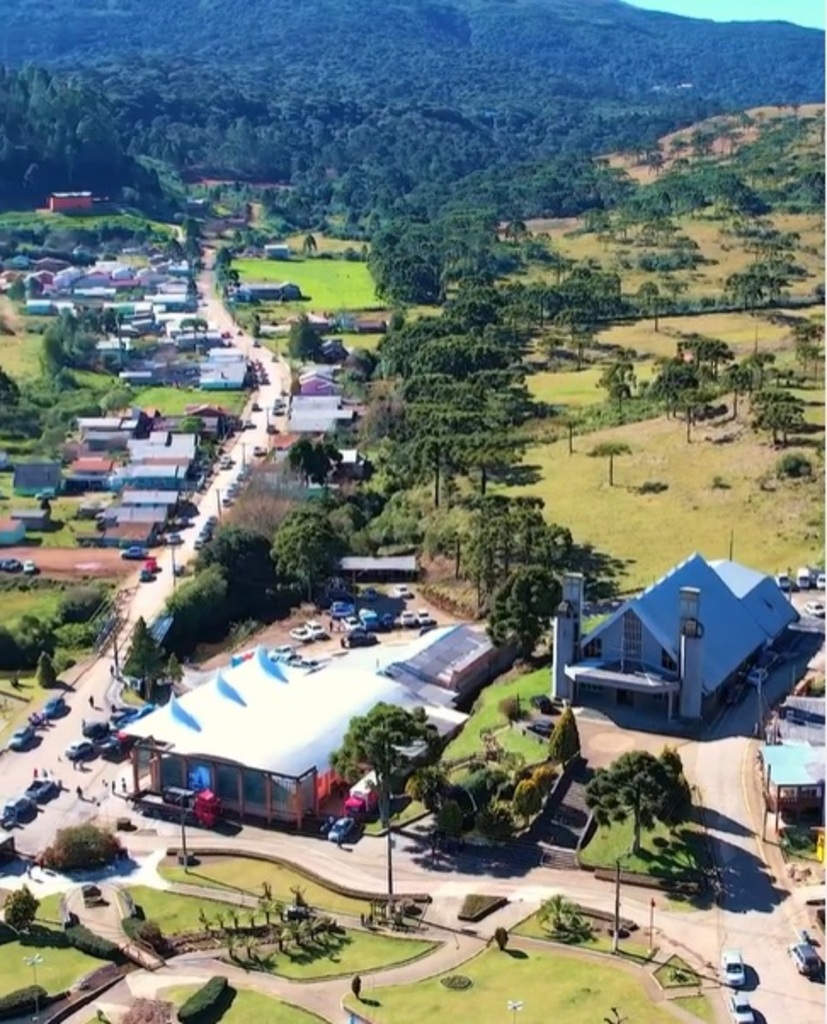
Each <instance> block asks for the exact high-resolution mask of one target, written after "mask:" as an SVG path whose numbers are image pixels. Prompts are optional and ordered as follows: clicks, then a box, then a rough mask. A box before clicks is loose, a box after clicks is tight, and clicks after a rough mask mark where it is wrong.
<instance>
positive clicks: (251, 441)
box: [0, 270, 290, 854]
mask: <svg viewBox="0 0 827 1024" xmlns="http://www.w3.org/2000/svg"><path fill="white" fill-rule="evenodd" d="M199 286H200V289H201V292H202V296H203V298H202V303H201V305H202V315H203V316H204V317H205V318H206V319H207V320H208V321H209V322H210V323H211V324H213V325H215V326H216V327H217V328H218V329H219V330H221V331H229V332H230V333H231V334H232V338H233V341H232V345H233V347H235V348H237V349H238V350H239V351H242V352H244V354H245V355H251V356H252V355H257V354H258V353H259V352H260V353H261V358H262V362H263V363H264V364H265V366H266V367H267V370H268V374H269V379H270V383H269V384H268V385H266V386H263V387H261V388H260V390H259V391H258V392H257V393H256V394H255V395H253V396H252V397H251V400H250V402H249V403H248V407H247V409H246V410H245V412H244V417H245V418H249V419H251V420H252V421H253V422H254V423H255V428H254V429H252V430H245V431H241V432H240V433H239V434H238V435H237V436H236V437H235V438H233V439H232V441H231V442H230V445H229V451H230V453H231V454H232V455H233V458H234V459H235V461H236V467H235V468H233V469H230V470H225V471H222V472H219V473H217V474H216V476H215V478H214V479H213V481H212V482H211V484H210V486H209V488H208V490H207V491H206V492H205V493H204V494H203V495H201V496H200V500H199V514H198V516H197V517H196V519H195V520H194V522H193V526H192V527H191V528H189V529H188V530H185V531H183V533H182V536H183V541H184V542H183V544H181V545H179V546H178V547H176V548H175V549H174V550H173V549H171V548H160V549H158V551H157V553H156V557H157V560H158V565H159V567H160V569H161V572H160V573H159V574H158V576H157V578H156V579H155V581H154V582H153V583H145V584H140V583H139V582H138V573H137V569H138V568H139V567H137V566H136V571H135V572H134V573H133V574H132V575H131V576H130V577H129V578H128V579H127V580H126V581H125V582H124V584H123V587H122V590H121V599H122V611H123V614H124V619H125V626H124V629H123V630H122V632H121V645H122V650H121V654H122V656H123V655H124V654H125V653H126V650H127V649H128V640H127V638H128V636H129V633H130V632H131V629H132V627H133V626H134V624H135V622H136V621H137V620H138V618H139V617H143V618H144V619H145V620H146V621H147V622H152V621H153V620H154V619H155V618H156V617H157V616H158V615H159V613H161V612H162V610H163V608H164V605H165V603H166V600H167V598H168V597H169V595H170V594H171V593H172V591H173V588H174V586H175V585H176V580H175V578H174V576H173V571H172V570H173V561H174V563H175V564H176V565H179V566H180V565H184V564H186V563H188V562H190V561H191V560H192V559H193V558H194V556H195V551H194V548H193V545H194V543H195V539H196V537H197V535H198V533H199V532H200V528H201V526H202V525H203V522H204V520H205V519H206V517H207V516H210V515H215V514H217V512H216V510H217V509H218V508H219V507H220V500H221V495H222V492H224V491H226V489H227V487H228V486H229V485H230V483H231V482H232V481H233V480H234V479H235V477H236V475H237V473H238V467H239V466H240V465H241V463H242V458H243V454H242V453H243V451H244V449H245V448H246V452H247V455H248V456H251V455H252V450H253V448H254V447H255V446H256V445H261V446H262V447H267V445H268V440H269V438H268V434H267V416H266V414H265V412H264V410H266V409H272V406H273V402H274V401H275V399H276V397H277V396H278V395H280V394H282V393H283V392H288V391H289V384H290V371H289V367H288V366H287V364H286V363H284V362H281V361H279V362H275V363H273V362H270V359H271V356H270V354H269V353H268V352H267V351H266V350H265V349H261V350H258V349H253V348H252V338H250V337H248V336H246V335H243V336H241V337H239V336H238V334H237V328H236V325H235V324H234V323H233V321H232V318H231V317H230V315H229V314H228V313H227V311H226V310H225V309H224V307H223V305H222V304H221V302H220V301H219V300H218V299H216V298H215V296H214V294H213V277H212V272H211V271H210V270H206V271H204V272H203V274H202V276H201V279H200V282H199ZM217 400H218V399H217ZM253 400H257V401H258V403H259V404H260V405H261V407H262V412H260V413H253V412H252V411H251V410H250V406H251V405H252V403H253ZM272 421H273V422H276V424H277V426H278V427H279V428H280V429H282V428H283V423H279V422H278V421H276V420H275V419H273V420H272ZM111 668H112V658H111V651H109V652H106V654H105V655H104V656H103V657H101V658H98V659H92V660H91V661H90V662H89V663H87V664H86V665H85V666H81V667H80V668H79V669H77V670H74V671H72V672H67V673H66V675H65V678H66V680H67V681H69V682H72V683H74V685H75V690H74V692H71V691H70V692H68V693H67V695H66V696H67V700H68V702H69V704H70V706H71V712H70V714H69V715H67V716H66V717H65V718H63V719H61V720H59V721H57V722H55V723H53V725H52V726H51V727H50V728H49V729H48V730H46V731H45V732H43V733H42V734H41V739H40V742H39V745H38V746H37V747H36V748H34V749H31V750H29V751H26V752H25V753H13V752H11V751H7V752H5V753H3V754H2V757H1V758H0V775H1V776H2V782H1V783H0V800H3V801H4V800H5V799H6V798H8V797H11V796H15V795H17V794H19V793H21V792H22V791H23V790H24V789H25V788H26V786H28V784H29V782H30V781H31V779H32V775H33V771H34V769H35V768H37V769H38V771H40V772H42V771H43V769H46V770H47V771H48V772H49V773H50V774H51V775H53V776H54V777H55V778H57V779H60V780H61V782H62V783H63V785H64V787H65V789H64V791H63V792H62V793H61V795H60V796H59V797H58V798H57V799H55V800H53V801H52V802H50V803H49V804H46V805H45V806H44V807H42V808H41V809H40V812H39V814H38V816H37V818H36V820H35V821H33V822H30V823H28V824H26V825H25V826H23V827H22V828H20V829H19V830H16V831H17V840H18V847H19V848H20V849H21V850H23V851H24V852H26V853H31V854H34V853H37V852H39V851H40V850H42V849H43V848H44V847H45V846H46V845H47V843H48V841H49V839H50V838H51V837H52V836H53V834H54V831H55V829H57V828H60V827H61V826H63V825H65V824H68V823H70V822H74V821H77V820H79V819H80V820H83V819H88V818H91V817H94V816H95V815H96V814H97V813H98V806H97V804H98V801H100V800H101V798H103V797H104V796H105V795H106V794H107V793H108V792H109V788H110V786H111V783H112V781H113V779H114V780H116V781H118V783H119V780H120V776H121V775H122V774H123V773H124V771H125V769H124V767H123V766H116V765H112V764H110V763H108V762H103V761H100V760H96V761H93V762H91V763H90V764H89V765H88V766H85V767H84V770H83V771H75V770H73V769H72V766H71V764H69V763H68V762H66V761H65V760H62V754H63V751H64V750H65V749H66V747H67V746H68V744H69V743H71V742H72V741H73V740H76V739H80V736H81V722H82V719H84V718H93V717H95V716H97V717H103V713H104V709H105V708H106V707H107V704H108V699H109V698H108V693H109V691H110V687H111V676H110V670H111ZM90 700H91V701H92V702H93V703H94V710H93V708H92V707H91V706H90ZM33 710H35V709H33ZM78 785H82V787H83V790H84V798H83V799H78V798H77V796H76V793H75V788H76V787H77V786H78Z"/></svg>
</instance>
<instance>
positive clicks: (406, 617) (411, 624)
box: [399, 612, 419, 629]
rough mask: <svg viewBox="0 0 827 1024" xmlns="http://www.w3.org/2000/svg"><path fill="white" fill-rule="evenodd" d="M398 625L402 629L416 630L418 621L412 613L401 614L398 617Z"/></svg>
mask: <svg viewBox="0 0 827 1024" xmlns="http://www.w3.org/2000/svg"><path fill="white" fill-rule="evenodd" d="M399 625H400V626H402V628H403V629H416V627H417V626H418V625H419V620H418V619H417V617H416V615H414V613H413V612H402V614H401V615H400V616H399Z"/></svg>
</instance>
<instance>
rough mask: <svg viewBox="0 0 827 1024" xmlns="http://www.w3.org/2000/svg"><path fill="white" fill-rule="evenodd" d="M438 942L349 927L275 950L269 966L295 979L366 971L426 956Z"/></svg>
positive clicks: (364, 972)
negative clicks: (315, 940)
mask: <svg viewBox="0 0 827 1024" xmlns="http://www.w3.org/2000/svg"><path fill="white" fill-rule="evenodd" d="M438 945H439V943H436V942H427V941H425V940H424V939H395V938H389V937H388V936H386V935H375V934H373V933H372V932H360V931H348V932H345V934H344V935H330V936H327V938H326V939H325V941H324V942H318V943H313V944H312V945H307V946H305V947H304V948H302V949H299V948H298V947H297V946H290V948H289V950H288V951H286V952H284V953H279V952H278V951H275V952H274V954H273V960H272V967H271V968H270V969H271V971H272V973H273V974H280V975H281V976H282V977H284V978H291V979H292V980H294V981H313V980H316V979H318V978H331V977H337V976H339V975H351V974H366V973H367V972H369V971H377V970H381V969H382V968H385V967H393V966H395V965H397V964H402V963H407V962H409V961H411V960H417V959H419V957H422V956H427V955H428V954H429V953H432V952H433V951H434V950H435V949H436V947H437V946H438Z"/></svg>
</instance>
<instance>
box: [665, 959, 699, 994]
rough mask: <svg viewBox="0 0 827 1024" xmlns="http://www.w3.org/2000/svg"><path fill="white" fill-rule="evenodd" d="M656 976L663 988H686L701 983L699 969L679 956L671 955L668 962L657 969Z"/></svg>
mask: <svg viewBox="0 0 827 1024" xmlns="http://www.w3.org/2000/svg"><path fill="white" fill-rule="evenodd" d="M655 978H656V979H657V981H658V984H659V985H660V987H661V988H684V987H685V986H687V985H700V983H701V979H700V978H699V977H698V973H697V971H695V970H694V968H693V967H692V966H691V965H690V964H688V963H687V962H686V960H684V959H683V958H682V957H679V956H670V957H669V959H668V960H667V961H666V963H664V964H661V966H660V967H658V969H657V970H656V971H655Z"/></svg>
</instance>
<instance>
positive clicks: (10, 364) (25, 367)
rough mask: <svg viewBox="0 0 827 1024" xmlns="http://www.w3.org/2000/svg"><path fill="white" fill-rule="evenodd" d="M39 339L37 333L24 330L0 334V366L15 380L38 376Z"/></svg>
mask: <svg viewBox="0 0 827 1024" xmlns="http://www.w3.org/2000/svg"><path fill="white" fill-rule="evenodd" d="M0 316H2V310H0ZM41 341H42V339H41V337H40V335H39V334H29V333H27V332H25V331H22V332H17V333H15V334H0V366H2V367H3V369H4V370H5V371H6V373H7V374H8V375H9V376H10V377H13V378H14V379H15V380H24V379H25V378H27V377H38V376H39V375H40V343H41Z"/></svg>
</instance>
